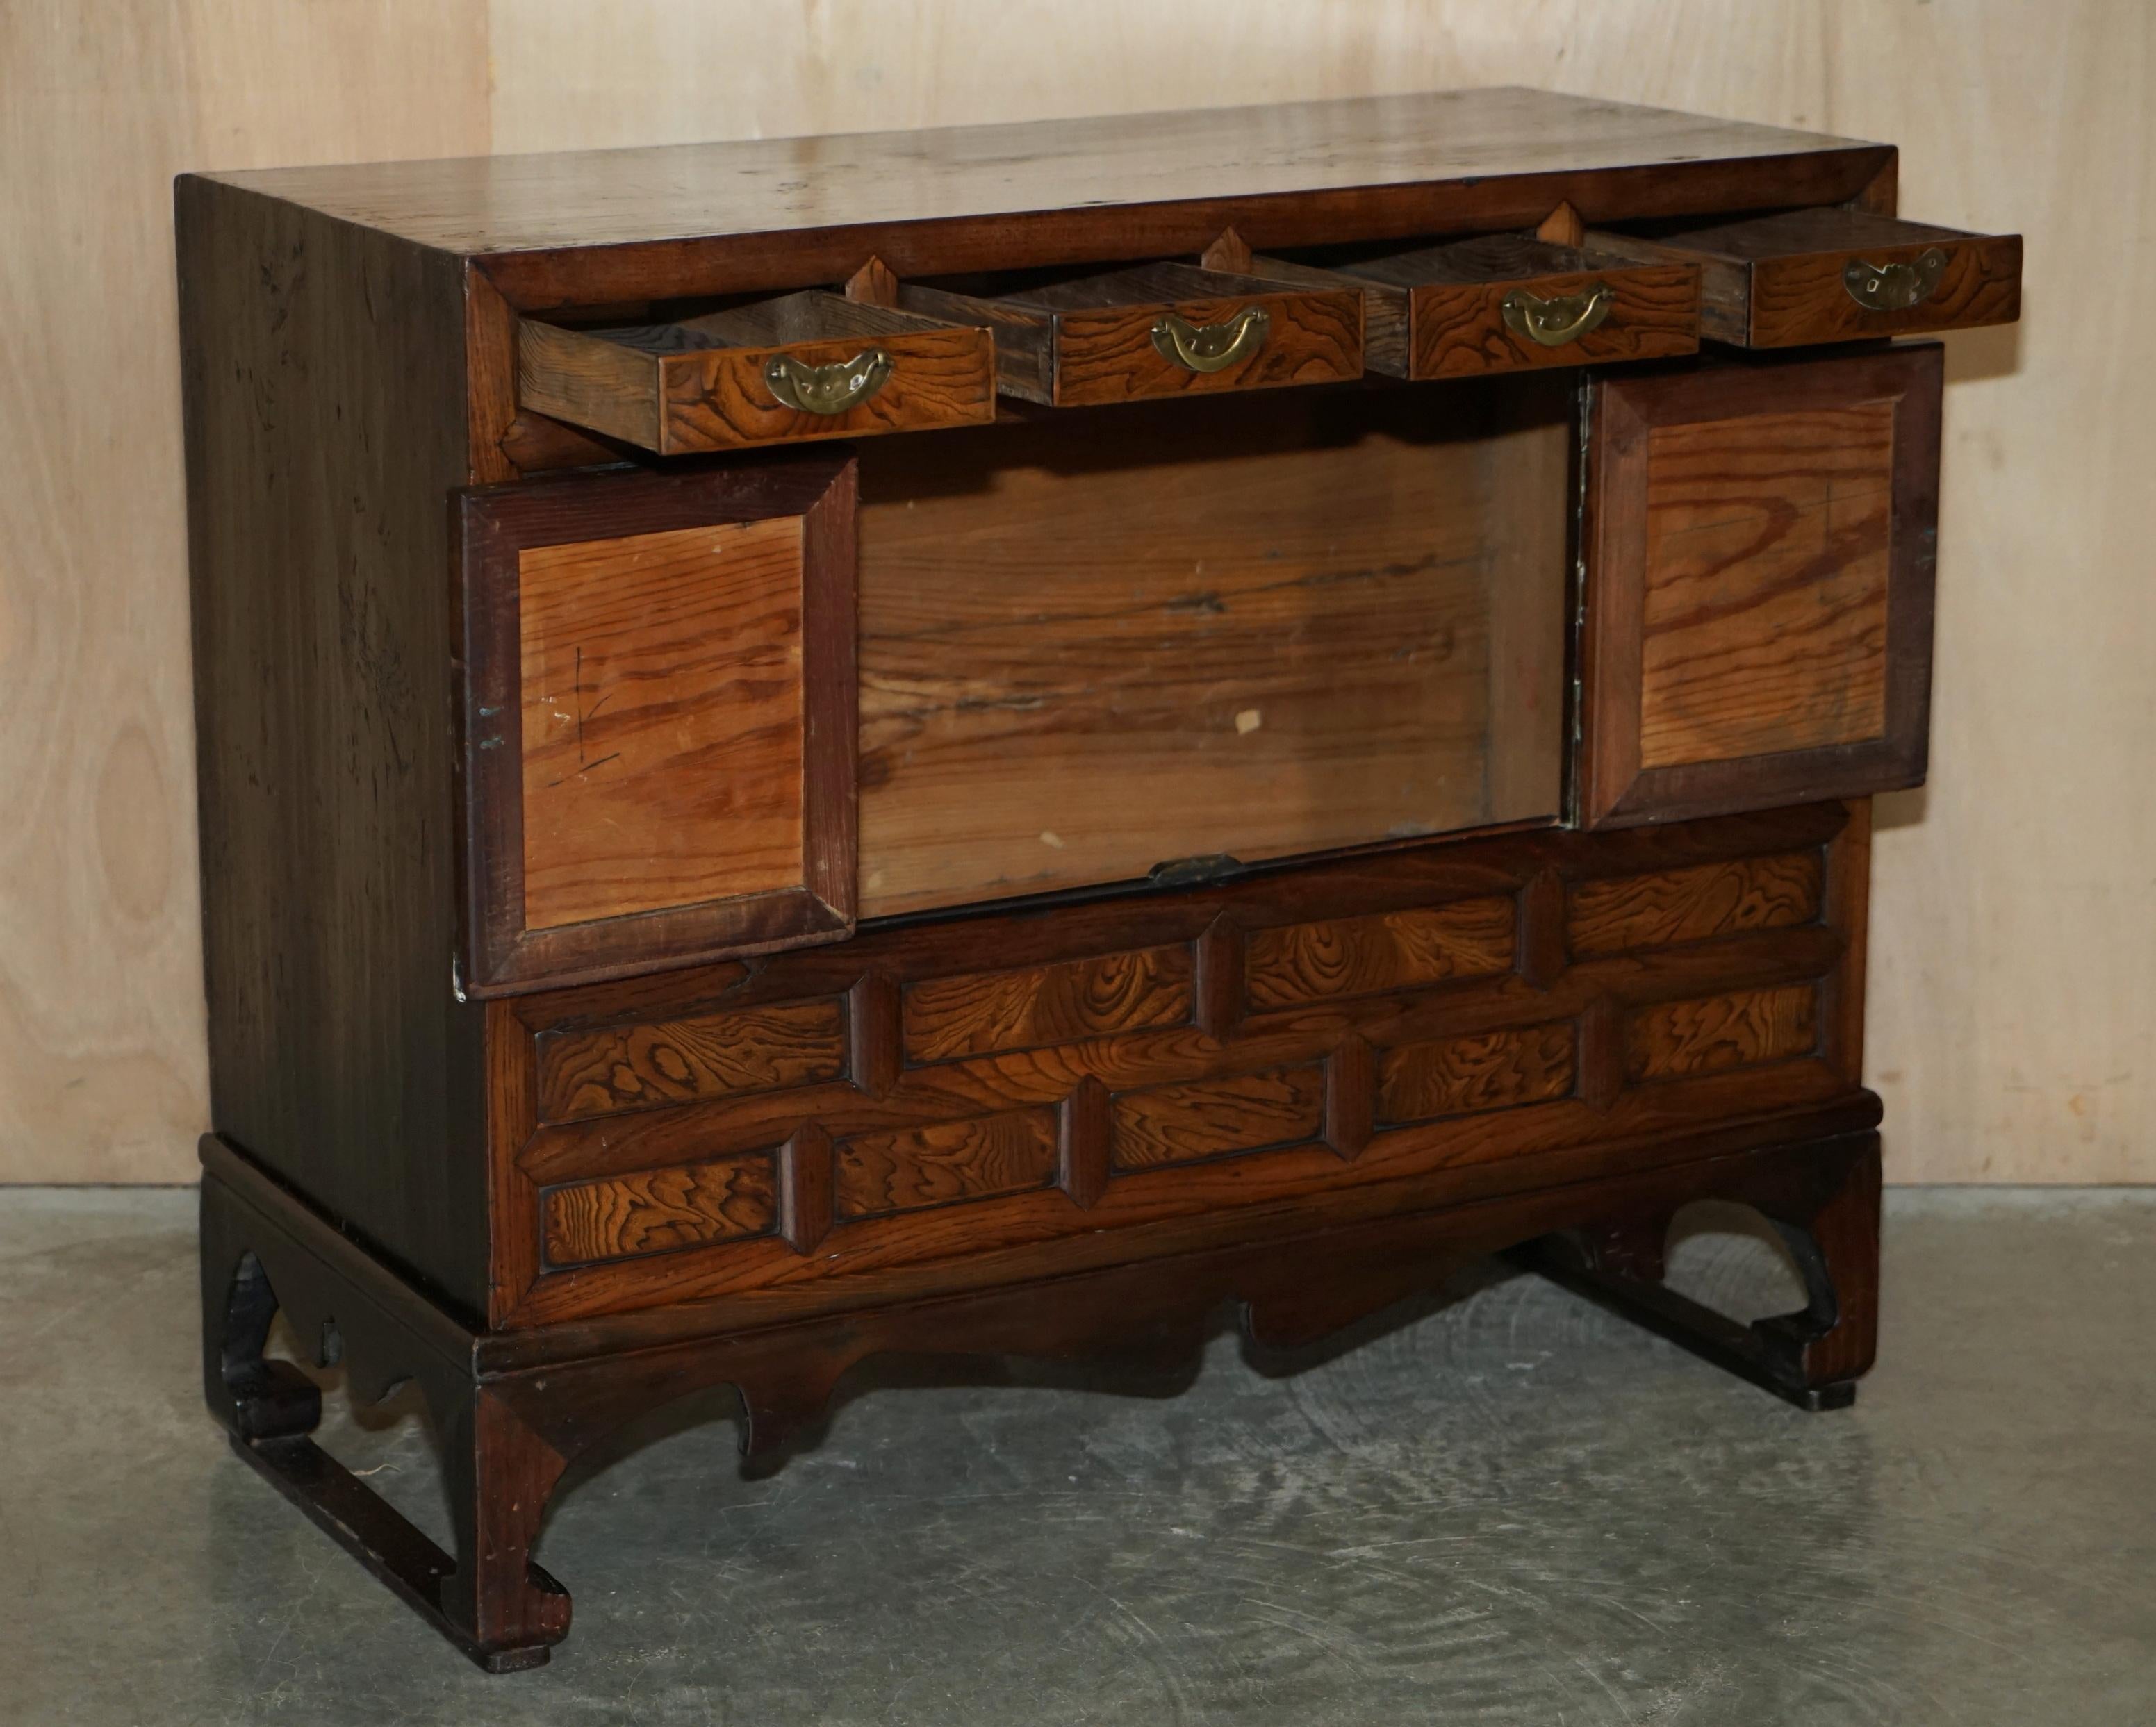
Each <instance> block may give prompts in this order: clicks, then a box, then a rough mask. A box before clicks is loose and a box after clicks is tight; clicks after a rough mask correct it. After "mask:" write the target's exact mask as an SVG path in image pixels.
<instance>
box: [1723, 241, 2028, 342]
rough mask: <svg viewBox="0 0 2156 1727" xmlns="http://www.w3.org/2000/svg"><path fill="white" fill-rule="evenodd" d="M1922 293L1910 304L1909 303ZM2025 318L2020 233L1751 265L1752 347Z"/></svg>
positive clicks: (1929, 330) (1803, 256) (1849, 250)
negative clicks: (1907, 303) (1906, 302)
mask: <svg viewBox="0 0 2156 1727" xmlns="http://www.w3.org/2000/svg"><path fill="white" fill-rule="evenodd" d="M1910 295H1918V296H1920V297H1918V298H1917V299H1916V300H1915V302H1914V303H1913V304H1911V305H1902V304H1901V301H1902V300H1906V299H1907V298H1909V296H1910ZM2020 314H2021V239H2020V235H2018V234H2006V235H1999V236H1984V235H1977V234H1967V235H1963V236H1960V237H1958V238H1952V239H1947V238H1940V239H1936V240H1917V241H1912V242H1909V243H1904V244H1900V245H1866V246H1851V247H1848V248H1845V249H1835V250H1831V251H1825V252H1816V253H1809V254H1801V255H1799V256H1795V257H1789V258H1763V259H1760V260H1759V261H1758V263H1756V264H1753V266H1752V283H1751V303H1750V307H1749V315H1750V320H1751V325H1750V329H1749V331H1748V335H1747V345H1748V346H1751V347H1754V348H1789V347H1800V346H1804V345H1806V344H1809V343H1815V342H1838V341H1861V340H1863V339H1864V338H1866V337H1871V336H1924V335H1929V334H1931V333H1932V332H1933V331H1944V330H1974V329H1978V328H1980V327H1981V326H1983V325H1989V324H2010V323H2012V322H2013V321H2014V320H2015V319H2016V318H2018V317H2020Z"/></svg>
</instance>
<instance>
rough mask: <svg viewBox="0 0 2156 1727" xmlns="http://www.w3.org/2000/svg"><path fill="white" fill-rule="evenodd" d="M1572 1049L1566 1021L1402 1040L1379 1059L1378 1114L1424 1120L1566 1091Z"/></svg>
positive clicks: (1573, 1071) (1571, 1079) (1392, 1119)
mask: <svg viewBox="0 0 2156 1727" xmlns="http://www.w3.org/2000/svg"><path fill="white" fill-rule="evenodd" d="M1576 1049H1577V1038H1576V1033H1575V1032H1574V1030H1573V1027H1572V1026H1571V1025H1570V1024H1569V1023H1565V1024H1558V1025H1543V1026H1529V1027H1522V1028H1521V1029H1519V1030H1517V1031H1504V1032H1486V1033H1483V1034H1481V1036H1479V1037H1473V1038H1439V1039H1435V1040H1433V1041H1431V1042H1430V1043H1405V1044H1402V1045H1401V1046H1400V1047H1399V1048H1396V1049H1389V1050H1387V1051H1386V1052H1385V1054H1384V1057H1383V1060H1381V1061H1380V1062H1379V1063H1378V1120H1380V1121H1383V1122H1384V1123H1386V1124H1388V1125H1394V1124H1399V1123H1403V1122H1412V1121H1430V1120H1436V1119H1438V1118H1440V1117H1441V1116H1446V1115H1470V1114H1472V1113H1474V1112H1475V1111H1477V1110H1481V1109H1510V1108H1512V1107H1514V1106H1515V1105H1517V1104H1533V1103H1545V1102H1548V1101H1549V1100H1551V1099H1555V1098H1562V1097H1569V1096H1570V1095H1572V1093H1573V1086H1574V1083H1575V1080H1576V1078H1577V1074H1578V1059H1577V1053H1576Z"/></svg>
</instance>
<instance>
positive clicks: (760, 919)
mask: <svg viewBox="0 0 2156 1727" xmlns="http://www.w3.org/2000/svg"><path fill="white" fill-rule="evenodd" d="M459 510H460V513H461V525H462V556H463V571H462V577H463V584H464V604H465V710H464V716H463V717H464V743H465V751H466V755H465V803H466V810H465V814H466V819H467V830H466V845H465V878H466V880H465V887H466V893H467V896H468V911H467V918H466V922H467V942H468V951H467V954H466V956H465V961H464V964H463V966H462V967H461V971H462V979H461V981H462V982H463V985H464V986H465V989H466V990H467V991H468V992H472V993H476V994H480V995H485V994H491V993H496V992H501V991H504V990H510V989H517V988H528V987H531V986H533V985H535V984H536V983H538V982H540V981H547V980H560V979H563V978H574V977H593V976H608V975H613V974H618V973H619V972H622V971H629V970H633V969H637V968H639V967H649V966H655V965H665V964H679V963H681V962H682V961H685V960H689V959H696V958H707V957H716V956H720V955H723V954H729V953H731V954H746V953H757V952H763V951H769V950H771V949H773V948H776V947H783V946H793V945H800V944H801V943H803V942H813V941H822V940H834V939H836V938H839V937H840V936H843V935H844V934H845V933H846V931H847V930H849V929H850V928H851V926H852V919H853V906H854V896H855V878H856V870H855V843H854V835H855V816H854V810H855V785H854V780H855V766H854V762H855V747H856V745H857V741H858V737H857V728H856V724H855V674H854V583H853V576H854V561H855V560H854V484H853V467H852V464H851V461H850V459H847V458H845V457H843V456H840V457H831V456H793V457H788V458H785V459H763V460H760V461H749V460H744V461H742V462H741V463H740V464H737V465H735V466H732V467H729V468H725V469H705V470H701V471H694V472H689V473H683V474H599V475H595V476H591V477H586V478H579V479H561V480H553V481H549V482H546V483H543V484H532V485H525V486H518V487H503V488H494V489H478V490H475V491H471V492H469V493H466V494H464V495H462V496H461V497H460V499H459Z"/></svg>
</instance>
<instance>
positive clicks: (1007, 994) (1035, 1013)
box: [901, 945, 1193, 1062]
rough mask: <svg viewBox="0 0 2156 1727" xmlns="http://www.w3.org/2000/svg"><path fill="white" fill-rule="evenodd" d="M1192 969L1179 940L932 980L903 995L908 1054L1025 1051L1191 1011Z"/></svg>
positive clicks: (1161, 1022)
mask: <svg viewBox="0 0 2156 1727" xmlns="http://www.w3.org/2000/svg"><path fill="white" fill-rule="evenodd" d="M1192 981H1193V961H1192V956H1191V952H1190V950H1189V949H1188V947H1186V946H1181V945H1178V946H1174V947H1154V948H1145V949H1142V950H1140V951H1137V952H1136V953H1123V954H1104V955H1102V956H1101V957H1100V958H1098V959H1091V960H1080V961H1073V962H1071V963H1070V964H1067V965H1061V966H1034V967H1031V968H1029V969H1027V970H1024V971H991V972H986V973H982V974H978V975H975V976H965V977H938V978H932V979H930V980H928V981H925V982H922V983H917V984H916V985H914V986H913V987H912V988H911V989H910V990H908V991H907V992H906V997H905V1002H904V1006H903V1007H902V1009H901V1025H902V1027H903V1032H902V1036H903V1039H904V1045H905V1050H906V1058H907V1059H908V1060H909V1061H916V1062H934V1061H948V1060H951V1059H952V1058H955V1057H958V1056H965V1055H987V1054H990V1053H993V1052H995V1051H997V1050H1001V1049H1030V1048H1034V1047H1036V1046H1037V1045H1039V1044H1043V1043H1067V1042H1069V1041H1070V1039H1072V1038H1090V1037H1097V1036H1099V1035H1101V1033H1107V1032H1127V1031H1137V1030H1139V1029H1141V1028H1142V1027H1147V1026H1167V1025H1181V1024H1183V1023H1184V1022H1187V1021H1188V1019H1189V1018H1190V1015H1191V1007H1192V1002H1193V996H1192Z"/></svg>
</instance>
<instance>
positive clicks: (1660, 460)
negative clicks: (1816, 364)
mask: <svg viewBox="0 0 2156 1727" xmlns="http://www.w3.org/2000/svg"><path fill="white" fill-rule="evenodd" d="M1648 449H1649V454H1648V469H1647V495H1646V511H1647V561H1646V577H1645V623H1644V641H1643V644H1642V654H1643V669H1642V673H1641V682H1640V764H1641V766H1643V767H1647V768H1655V767H1666V766H1678V765H1681V764H1683V763H1686V762H1692V761H1717V760H1721V759H1724V758H1727V757H1730V756H1763V755H1768V754H1771V753H1774V752H1775V751H1789V750H1802V749H1809V748H1815V747H1818V746H1824V745H1833V744H1848V743H1856V742H1860V741H1864V740H1866V739H1871V738H1876V737H1878V736H1880V735H1881V734H1882V733H1883V731H1884V730H1885V728H1886V671H1887V664H1886V602H1887V571H1888V552H1889V547H1890V538H1891V529H1892V504H1893V479H1894V404H1893V403H1892V402H1851V403H1850V404H1848V405H1846V406H1845V407H1824V408H1816V409H1809V410H1806V411H1804V412H1801V413H1757V414H1750V415H1747V416H1745V417H1744V418H1741V419H1729V420H1703V421H1699V422H1696V423H1691V424H1686V425H1676V426H1659V427H1656V428H1655V429H1654V431H1653V432H1652V433H1650V438H1649V446H1648Z"/></svg>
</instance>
